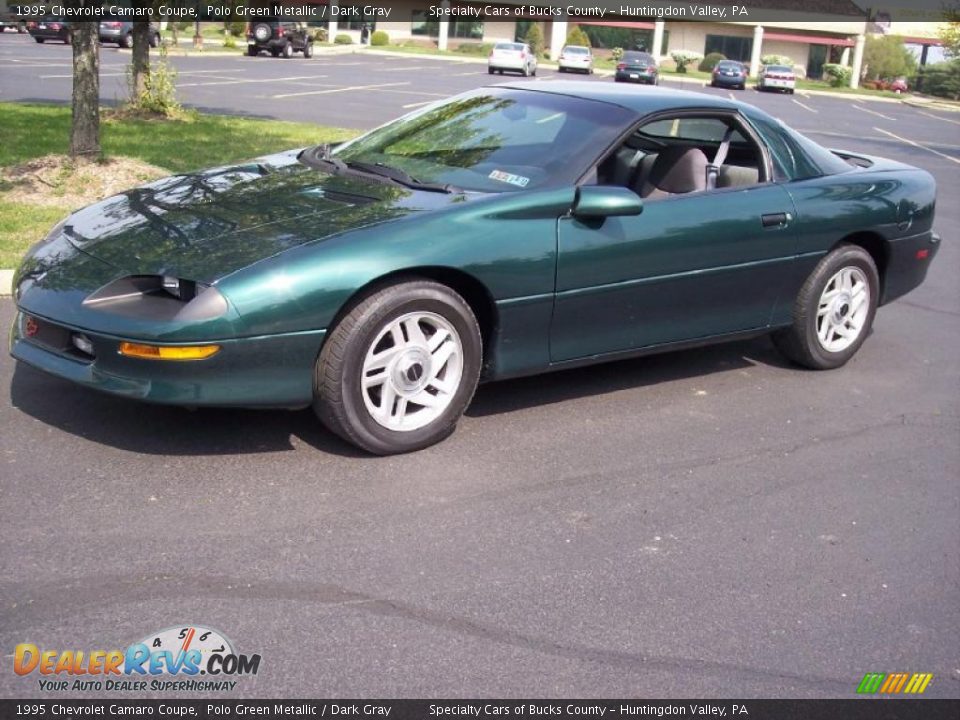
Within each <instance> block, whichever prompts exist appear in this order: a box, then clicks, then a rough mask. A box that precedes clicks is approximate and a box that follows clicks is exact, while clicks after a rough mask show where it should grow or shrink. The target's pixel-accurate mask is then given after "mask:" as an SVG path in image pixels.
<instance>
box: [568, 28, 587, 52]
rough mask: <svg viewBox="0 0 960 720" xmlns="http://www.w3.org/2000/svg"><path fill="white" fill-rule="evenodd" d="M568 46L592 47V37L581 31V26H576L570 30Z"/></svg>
mask: <svg viewBox="0 0 960 720" xmlns="http://www.w3.org/2000/svg"><path fill="white" fill-rule="evenodd" d="M566 44H567V45H583V46H584V47H590V37H589V36H588V35H587V34H586V33H585V32H584V31H583V30H581V29H580V26H579V25H575V26H574V27H572V28H570V32H568V33H567V42H566Z"/></svg>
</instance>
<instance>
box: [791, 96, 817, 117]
mask: <svg viewBox="0 0 960 720" xmlns="http://www.w3.org/2000/svg"><path fill="white" fill-rule="evenodd" d="M790 99H791V100H793V101H794V102H795V103H796V104H797V105H799V106H800V107H802V108H803V109H804V110H809V111H810V112H812V113H816V112H820V111H819V110H814V109H813V108H812V107H810V106H809V105H807V104H806V103H802V102H800V101H799V100H797V99H795V98H790Z"/></svg>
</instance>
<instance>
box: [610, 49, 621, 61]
mask: <svg viewBox="0 0 960 720" xmlns="http://www.w3.org/2000/svg"><path fill="white" fill-rule="evenodd" d="M610 57H612V58H613V59H614V60H615V61H617V62H620V60H621V58H623V48H622V47H615V48H614V49H613V50H611V51H610Z"/></svg>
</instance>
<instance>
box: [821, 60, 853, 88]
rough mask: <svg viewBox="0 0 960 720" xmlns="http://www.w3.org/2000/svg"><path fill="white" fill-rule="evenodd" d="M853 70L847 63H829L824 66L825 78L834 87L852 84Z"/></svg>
mask: <svg viewBox="0 0 960 720" xmlns="http://www.w3.org/2000/svg"><path fill="white" fill-rule="evenodd" d="M852 74H853V71H852V70H851V69H850V68H848V67H847V66H846V65H838V64H837V63H827V64H825V65H824V66H823V78H824V80H826V81H827V82H829V83H830V85H832V86H833V87H846V86H847V85H849V84H850V76H851V75H852Z"/></svg>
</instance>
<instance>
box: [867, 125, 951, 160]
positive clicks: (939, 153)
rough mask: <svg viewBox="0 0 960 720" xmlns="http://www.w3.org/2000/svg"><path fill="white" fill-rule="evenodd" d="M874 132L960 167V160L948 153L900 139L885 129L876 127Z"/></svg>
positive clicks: (903, 138)
mask: <svg viewBox="0 0 960 720" xmlns="http://www.w3.org/2000/svg"><path fill="white" fill-rule="evenodd" d="M874 130H876V131H877V132H882V133H883V134H884V135H889V136H890V137H892V138H894V139H896V140H899V141H900V142H905V143H907V144H908V145H913V146H914V147H918V148H920V149H921V150H926V151H927V152H930V153H933V154H934V155H939V156H940V157H942V158H946V159H947V160H949V161H950V162H955V163H957V164H958V165H960V158H955V157H954V156H953V155H947V154H946V153H942V152H940V151H939V150H934V149H933V148H932V147H927V146H926V145H921V144H920V143H918V142H916V141H914V140H908V139H907V138H905V137H900V136H899V135H894V134H893V133H892V132H890V131H888V130H884V129H883V128H878V127H875V128H874Z"/></svg>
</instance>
